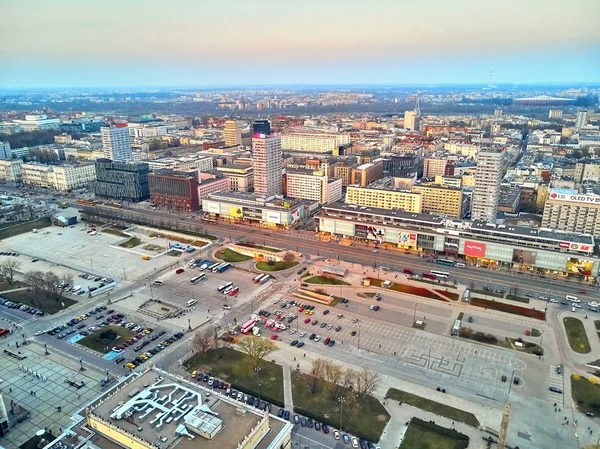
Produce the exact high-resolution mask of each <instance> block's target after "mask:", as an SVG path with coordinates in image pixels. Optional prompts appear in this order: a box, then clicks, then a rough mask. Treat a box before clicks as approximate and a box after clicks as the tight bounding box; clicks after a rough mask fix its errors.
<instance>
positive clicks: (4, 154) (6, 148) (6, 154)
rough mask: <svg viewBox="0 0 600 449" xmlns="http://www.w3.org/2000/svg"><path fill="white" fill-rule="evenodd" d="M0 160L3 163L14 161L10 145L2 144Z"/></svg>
mask: <svg viewBox="0 0 600 449" xmlns="http://www.w3.org/2000/svg"><path fill="white" fill-rule="evenodd" d="M0 159H1V160H3V161H10V160H11V159H12V151H11V150H10V143H8V142H0Z"/></svg>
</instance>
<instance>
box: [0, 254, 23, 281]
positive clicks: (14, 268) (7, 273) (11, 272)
mask: <svg viewBox="0 0 600 449" xmlns="http://www.w3.org/2000/svg"><path fill="white" fill-rule="evenodd" d="M20 267H21V262H19V261H18V260H15V259H6V260H4V261H3V262H2V263H1V264H0V274H2V276H4V278H5V279H6V282H8V285H12V283H13V282H14V281H15V274H16V273H17V272H18V271H19V268H20Z"/></svg>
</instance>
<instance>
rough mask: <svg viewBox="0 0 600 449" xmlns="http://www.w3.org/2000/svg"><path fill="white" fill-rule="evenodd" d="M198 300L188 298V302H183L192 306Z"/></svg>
mask: <svg viewBox="0 0 600 449" xmlns="http://www.w3.org/2000/svg"><path fill="white" fill-rule="evenodd" d="M197 302H198V301H196V300H195V299H190V300H189V301H188V302H186V303H185V304H186V305H187V306H188V307H189V306H193V305H194V304H196V303H197Z"/></svg>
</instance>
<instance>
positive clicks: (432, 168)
mask: <svg viewBox="0 0 600 449" xmlns="http://www.w3.org/2000/svg"><path fill="white" fill-rule="evenodd" d="M447 165H448V160H447V159H439V158H430V157H427V158H425V160H424V162H423V177H425V178H435V177H436V176H444V175H446V174H447V173H446V166H447Z"/></svg>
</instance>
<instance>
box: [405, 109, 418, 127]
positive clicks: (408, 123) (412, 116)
mask: <svg viewBox="0 0 600 449" xmlns="http://www.w3.org/2000/svg"><path fill="white" fill-rule="evenodd" d="M404 129H409V130H411V131H418V130H419V116H418V114H417V112H416V111H405V112H404Z"/></svg>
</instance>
